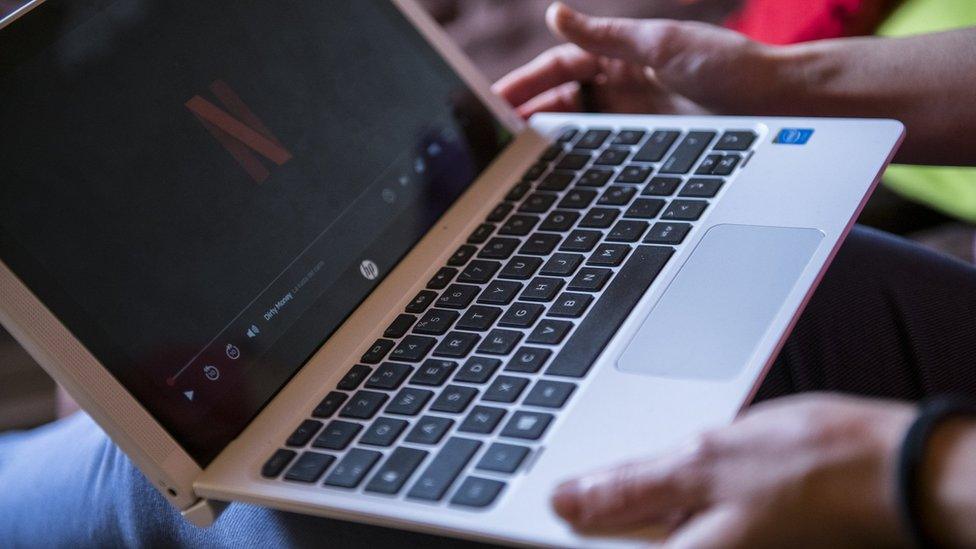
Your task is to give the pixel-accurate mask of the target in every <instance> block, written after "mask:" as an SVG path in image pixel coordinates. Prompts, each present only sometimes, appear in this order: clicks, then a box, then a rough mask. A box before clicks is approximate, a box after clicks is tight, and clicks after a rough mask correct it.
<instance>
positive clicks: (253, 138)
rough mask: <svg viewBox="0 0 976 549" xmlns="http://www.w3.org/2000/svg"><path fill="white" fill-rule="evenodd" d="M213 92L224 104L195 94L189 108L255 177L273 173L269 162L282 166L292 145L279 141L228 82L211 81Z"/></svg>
mask: <svg viewBox="0 0 976 549" xmlns="http://www.w3.org/2000/svg"><path fill="white" fill-rule="evenodd" d="M209 89H210V93H212V94H213V97H214V99H215V100H216V101H217V102H218V103H220V105H221V107H223V108H221V107H218V106H217V105H215V104H213V103H212V102H211V101H209V100H208V99H206V98H204V97H202V96H200V95H194V96H193V97H191V98H190V100H189V101H187V102H186V103H185V105H186V108H187V109H189V110H190V112H191V113H193V115H194V116H196V117H197V120H199V121H200V123H201V124H203V127H204V128H206V129H207V131H209V132H210V134H211V135H213V136H214V138H215V139H216V140H217V141H219V142H220V144H221V145H223V147H224V148H225V149H227V152H228V153H230V155H231V156H233V157H234V159H235V160H237V163H238V164H240V165H241V167H242V168H244V171H246V172H247V174H248V175H249V176H251V179H253V180H254V181H255V182H257V183H261V182H263V181H264V180H266V179H267V178H268V176H269V175H271V172H269V171H268V168H267V167H266V166H265V163H264V162H262V160H261V158H262V157H263V158H264V159H265V162H271V163H273V164H275V165H278V166H281V165H283V164H284V163H286V162H288V161H289V160H291V159H292V155H291V153H290V152H288V149H286V148H285V146H284V145H282V144H281V142H280V141H278V139H277V138H275V136H274V135H273V134H272V133H271V130H269V129H268V128H267V126H265V125H264V124H263V123H262V122H261V120H260V119H259V118H258V117H257V115H255V114H254V113H253V112H252V111H251V109H249V108H248V107H247V105H245V104H244V102H243V101H241V98H240V97H239V96H238V95H237V94H236V93H234V90H232V89H230V86H228V85H227V84H226V83H225V82H223V81H221V80H216V81H214V82H213V83H212V84H210V88H209Z"/></svg>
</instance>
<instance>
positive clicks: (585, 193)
mask: <svg viewBox="0 0 976 549" xmlns="http://www.w3.org/2000/svg"><path fill="white" fill-rule="evenodd" d="M594 200H596V191H591V190H589V189H575V190H572V191H569V192H568V193H566V196H564V197H563V199H562V200H560V201H559V206H557V207H558V208H562V209H572V210H582V209H585V208H588V207H590V204H592V203H593V201H594Z"/></svg>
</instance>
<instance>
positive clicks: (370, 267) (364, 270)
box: [359, 259, 380, 280]
mask: <svg viewBox="0 0 976 549" xmlns="http://www.w3.org/2000/svg"><path fill="white" fill-rule="evenodd" d="M359 273H360V274H361V275H363V278H365V279H366V280H376V277H378V276H380V268H379V267H377V266H376V263H374V262H373V261H372V260H370V259H364V260H363V262H362V263H360V264H359Z"/></svg>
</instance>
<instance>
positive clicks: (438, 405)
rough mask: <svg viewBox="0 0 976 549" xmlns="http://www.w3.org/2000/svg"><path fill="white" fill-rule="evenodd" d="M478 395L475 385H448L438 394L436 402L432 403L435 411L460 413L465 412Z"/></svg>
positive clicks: (432, 409) (431, 406)
mask: <svg viewBox="0 0 976 549" xmlns="http://www.w3.org/2000/svg"><path fill="white" fill-rule="evenodd" d="M476 396H478V390H477V389H475V388H473V387H462V386H461V385H448V386H447V387H445V388H444V390H443V391H441V394H439V395H437V398H436V399H434V403H433V404H431V405H430V409H431V411H433V412H448V413H452V414H459V413H461V412H463V411H464V410H465V409H466V408H467V407H468V404H470V403H471V400H472V399H474V397H476Z"/></svg>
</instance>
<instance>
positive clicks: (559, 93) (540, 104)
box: [515, 82, 581, 118]
mask: <svg viewBox="0 0 976 549" xmlns="http://www.w3.org/2000/svg"><path fill="white" fill-rule="evenodd" d="M580 109H581V104H580V87H579V84H578V83H577V82H568V83H566V84H563V85H561V86H556V87H555V88H552V89H550V90H546V91H544V92H542V93H541V94H539V95H537V96H535V97H533V98H532V99H529V100H528V101H526V102H525V103H523V104H522V105H520V106H519V107H518V108H516V109H515V110H516V112H518V114H519V116H521V117H522V118H528V117H530V116H532V115H533V114H535V113H537V112H576V111H579V110H580Z"/></svg>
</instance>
